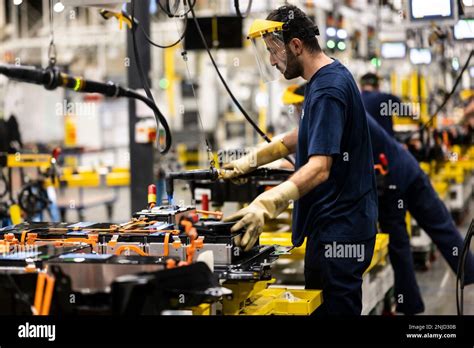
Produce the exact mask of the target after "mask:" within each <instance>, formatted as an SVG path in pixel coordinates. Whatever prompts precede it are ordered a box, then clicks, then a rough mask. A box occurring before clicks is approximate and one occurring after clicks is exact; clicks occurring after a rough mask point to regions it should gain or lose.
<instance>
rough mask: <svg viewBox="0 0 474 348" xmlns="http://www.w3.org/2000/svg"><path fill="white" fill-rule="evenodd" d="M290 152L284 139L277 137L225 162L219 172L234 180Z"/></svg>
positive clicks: (221, 175) (224, 176)
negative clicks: (235, 158)
mask: <svg viewBox="0 0 474 348" xmlns="http://www.w3.org/2000/svg"><path fill="white" fill-rule="evenodd" d="M289 153H290V151H289V150H288V148H287V147H286V146H285V144H284V143H283V140H282V139H281V138H277V139H275V140H273V141H272V142H271V143H268V144H263V145H261V146H259V147H258V148H256V149H252V150H251V151H250V153H249V154H248V155H245V156H243V157H242V158H239V159H238V160H235V161H232V162H230V163H227V164H225V165H224V166H223V169H221V170H220V173H219V174H220V177H221V178H222V179H225V180H234V179H236V178H238V177H240V176H242V175H245V174H248V173H251V172H253V171H254V170H256V169H257V168H258V167H260V166H262V165H265V164H268V163H271V162H274V161H276V160H279V159H281V158H283V157H285V156H288V155H289Z"/></svg>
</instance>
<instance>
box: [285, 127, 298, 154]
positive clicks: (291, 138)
mask: <svg viewBox="0 0 474 348" xmlns="http://www.w3.org/2000/svg"><path fill="white" fill-rule="evenodd" d="M283 144H285V146H286V147H287V148H288V150H289V151H290V154H293V153H295V152H296V146H297V144H298V128H296V129H294V130H292V131H291V132H288V133H286V134H285V135H284V136H283Z"/></svg>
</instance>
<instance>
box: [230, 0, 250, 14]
mask: <svg viewBox="0 0 474 348" xmlns="http://www.w3.org/2000/svg"><path fill="white" fill-rule="evenodd" d="M252 1H253V0H249V4H248V6H247V9H246V10H245V12H244V13H243V14H242V11H241V10H240V0H234V7H235V12H236V13H237V15H238V16H239V17H240V18H247V17H248V16H249V14H250V10H251V9H252Z"/></svg>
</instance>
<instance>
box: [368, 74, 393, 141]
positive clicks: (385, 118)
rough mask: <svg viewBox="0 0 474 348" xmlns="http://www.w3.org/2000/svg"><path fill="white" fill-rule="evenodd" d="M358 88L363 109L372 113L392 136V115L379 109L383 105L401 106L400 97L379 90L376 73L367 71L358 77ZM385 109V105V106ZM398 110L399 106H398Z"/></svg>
mask: <svg viewBox="0 0 474 348" xmlns="http://www.w3.org/2000/svg"><path fill="white" fill-rule="evenodd" d="M360 88H361V96H362V101H363V102H364V106H365V109H366V110H367V112H368V113H369V114H370V115H372V117H373V118H374V119H375V121H377V123H378V124H380V126H382V128H383V129H384V130H385V131H386V132H387V133H388V134H390V135H391V136H394V135H395V133H394V131H393V117H392V116H393V115H390V114H389V115H382V113H381V111H382V110H383V109H384V104H385V105H392V106H394V105H395V104H398V105H399V106H401V103H402V101H401V100H400V98H398V97H396V96H394V95H393V94H388V93H383V92H381V91H380V79H379V77H378V76H377V75H376V74H373V73H367V74H365V75H364V76H362V78H361V79H360ZM385 109H386V110H387V107H385ZM398 110H400V108H398Z"/></svg>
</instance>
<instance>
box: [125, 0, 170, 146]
mask: <svg viewBox="0 0 474 348" xmlns="http://www.w3.org/2000/svg"><path fill="white" fill-rule="evenodd" d="M131 7H132V18H133V19H135V0H132V3H131ZM136 29H137V24H136V22H135V20H132V29H131V35H132V45H133V54H134V57H135V63H136V64H137V68H138V73H139V75H140V79H141V81H142V84H143V88H144V89H145V93H146V95H147V96H148V98H144V97H143V96H141V95H140V94H139V93H136V92H133V95H134V98H136V99H140V100H142V101H143V102H145V103H146V104H147V105H148V106H149V107H150V108H151V109H152V110H153V112H154V114H155V119H156V123H157V124H156V126H157V130H159V126H160V124H161V125H162V126H163V128H164V130H165V133H166V134H165V137H166V144H165V148H164V149H160V153H161V154H162V155H164V154H166V153H168V151H169V150H170V148H171V144H172V136H171V130H170V128H169V125H168V122H167V121H166V118H165V117H164V115H163V114H162V112H161V111H160V109H159V108H158V106H157V105H156V102H155V98H154V97H153V94H152V93H151V89H150V86H149V84H148V81H147V77H146V75H145V72H144V70H143V67H142V63H141V59H140V54H139V51H138V46H137V39H136ZM158 138H159V137H158ZM158 146H159V145H158Z"/></svg>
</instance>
